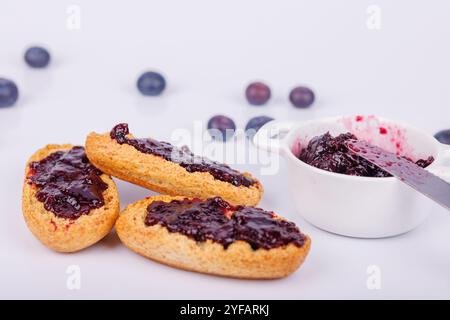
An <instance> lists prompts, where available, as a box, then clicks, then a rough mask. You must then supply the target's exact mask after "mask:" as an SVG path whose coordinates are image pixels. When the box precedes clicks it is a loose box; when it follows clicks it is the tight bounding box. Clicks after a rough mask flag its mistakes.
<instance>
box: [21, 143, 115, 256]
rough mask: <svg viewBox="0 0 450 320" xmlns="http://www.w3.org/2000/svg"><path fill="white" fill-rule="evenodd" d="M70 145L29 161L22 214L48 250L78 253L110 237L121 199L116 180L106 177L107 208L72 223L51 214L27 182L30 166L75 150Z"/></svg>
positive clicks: (41, 152)
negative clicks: (49, 157) (55, 154)
mask: <svg viewBox="0 0 450 320" xmlns="http://www.w3.org/2000/svg"><path fill="white" fill-rule="evenodd" d="M72 147H73V146H72V145H70V144H64V145H47V146H46V147H44V148H42V149H40V150H38V151H37V152H36V153H35V154H33V155H32V156H31V158H30V159H29V160H28V162H27V165H26V169H25V181H24V186H23V194H22V211H23V216H24V218H25V222H26V224H27V226H28V228H29V229H30V230H31V232H32V233H33V234H34V235H35V236H36V238H38V239H39V240H40V241H41V242H42V243H43V244H44V245H46V246H47V247H49V248H51V249H53V250H55V251H59V252H74V251H78V250H81V249H84V248H86V247H88V246H90V245H92V244H94V243H96V242H97V241H99V240H100V239H102V238H103V237H104V236H106V235H107V234H108V233H109V232H110V231H111V229H112V227H113V226H114V223H115V222H116V220H117V217H118V215H119V210H120V207H119V196H118V193H117V188H116V185H115V183H114V181H113V180H112V179H111V178H110V177H109V176H107V175H106V174H102V175H101V178H102V180H103V181H104V182H105V183H106V184H108V189H106V191H104V193H103V196H104V199H105V205H104V206H103V207H101V208H98V209H94V210H91V211H90V212H89V214H87V215H82V216H81V217H79V218H78V219H75V220H69V219H64V218H59V217H57V216H56V215H55V214H54V213H53V212H51V211H47V210H46V209H45V208H44V204H43V203H42V202H40V201H38V200H37V199H36V196H35V195H36V192H37V190H36V188H35V187H33V186H32V185H30V184H28V183H27V179H26V177H27V176H28V174H29V164H30V162H32V161H39V160H41V159H43V158H45V157H47V156H48V155H50V154H51V153H53V152H55V151H58V150H67V149H71V148H72Z"/></svg>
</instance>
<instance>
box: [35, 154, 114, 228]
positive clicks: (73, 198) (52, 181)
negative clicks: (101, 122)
mask: <svg viewBox="0 0 450 320" xmlns="http://www.w3.org/2000/svg"><path fill="white" fill-rule="evenodd" d="M101 174H102V172H101V171H100V170H98V169H97V168H95V167H94V166H93V165H92V164H91V163H90V162H89V160H88V158H87V157H86V153H85V152H84V148H83V147H73V148H72V149H70V150H66V151H56V152H53V153H52V154H50V155H49V156H48V157H46V158H44V159H42V160H40V161H35V162H32V163H31V164H30V174H29V176H28V183H29V184H31V185H34V186H36V187H37V190H38V191H37V193H36V198H37V199H38V200H39V201H41V202H43V203H44V207H45V209H46V210H48V211H51V212H53V213H54V214H55V215H56V216H58V217H60V218H66V219H77V218H79V217H80V216H81V215H82V214H88V213H89V211H90V210H91V209H96V208H100V207H101V206H103V205H104V204H105V202H104V199H103V191H105V190H106V189H107V188H108V185H107V184H106V183H104V182H103V180H102V179H101V178H100V175H101Z"/></svg>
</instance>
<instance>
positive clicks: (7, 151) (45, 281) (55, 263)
mask: <svg viewBox="0 0 450 320" xmlns="http://www.w3.org/2000/svg"><path fill="white" fill-rule="evenodd" d="M76 2H77V5H78V8H76V7H75V8H74V7H69V5H70V4H72V3H73V2H72V1H19V0H14V1H3V2H2V8H1V10H0V39H1V50H0V77H6V78H10V79H13V80H14V81H15V82H16V83H17V85H18V86H19V90H20V100H19V101H18V103H17V104H16V106H14V107H12V108H8V109H0V128H1V134H0V154H1V156H0V177H1V179H0V195H1V196H0V198H1V201H0V265H1V272H0V298H62V299H71V298H75V299H81V298H138V299H141V298H143V299H144V298H145V299H151V298H162V299H166V298H177V299H178V298H213V299H216V298H217V299H230V298H239V299H240V298H248V299H252V298H255V299H258V298H265V299H266V298H267V299H271V298H275V299H278V298H286V299H304V298H376V299H378V298H450V275H449V272H448V270H449V268H450V232H449V230H450V216H448V212H446V211H445V210H443V209H441V208H439V207H437V206H436V207H435V208H434V210H433V212H432V214H431V215H430V217H429V218H428V219H427V220H426V221H425V222H424V223H423V224H422V225H421V226H420V227H419V228H417V229H416V230H414V231H412V232H409V233H407V234H404V235H402V236H398V237H393V238H388V239H378V240H361V239H352V238H346V237H341V236H337V235H333V234H330V233H327V232H324V231H321V230H319V229H317V228H315V227H313V226H311V225H310V224H308V223H307V222H306V221H304V220H303V219H302V218H301V217H300V215H299V214H298V213H296V212H295V210H294V208H293V206H292V204H291V203H290V201H289V196H288V194H287V190H286V189H287V186H286V179H287V175H288V173H287V169H286V166H285V163H283V162H282V163H281V164H280V169H279V171H278V172H277V174H274V175H262V174H261V170H260V165H258V164H247V165H245V164H244V165H238V167H239V168H242V169H246V170H248V171H251V172H254V173H255V174H256V175H257V176H258V177H259V178H260V179H261V181H262V183H263V184H264V187H265V190H266V192H265V194H264V197H263V199H262V201H261V203H260V206H261V207H263V208H266V209H270V210H274V211H276V212H277V213H279V214H281V215H284V216H285V217H287V218H289V219H291V220H293V221H295V222H296V223H297V224H298V225H299V227H300V228H301V229H302V230H303V231H304V232H305V233H307V234H309V235H310V236H311V238H312V241H313V245H312V249H311V252H310V255H309V256H308V258H307V260H306V262H305V264H304V265H303V266H302V268H301V269H300V270H299V271H298V272H296V273H295V274H293V275H292V276H290V277H288V278H285V279H282V280H275V281H245V280H233V279H225V278H220V277H214V276H207V275H202V274H196V273H191V272H185V271H181V270H177V269H173V268H170V267H166V266H164V265H161V264H158V263H155V262H152V261H150V260H146V259H144V258H142V257H140V256H138V255H136V254H134V253H133V252H131V251H130V250H128V249H127V248H126V247H124V246H123V245H121V243H120V241H119V240H118V238H117V236H116V235H115V234H111V235H110V236H108V237H107V238H106V239H104V240H103V241H101V242H100V243H98V244H96V245H94V246H93V247H91V248H88V249H86V250H83V251H81V252H79V253H75V254H58V253H55V252H52V251H50V250H49V249H47V248H46V247H44V246H43V245H41V244H40V243H39V242H38V241H37V240H36V239H35V238H34V237H33V236H32V234H31V233H30V232H29V231H28V229H27V227H26V225H25V223H24V221H23V218H22V214H21V188H22V182H23V172H24V165H25V161H26V160H27V158H28V157H29V156H30V155H31V154H32V153H33V152H34V151H35V150H36V149H38V148H40V147H42V146H44V145H45V144H48V143H67V142H70V143H74V144H82V143H83V141H84V138H85V136H86V134H87V133H88V132H90V131H92V130H96V131H98V132H103V131H107V130H109V129H111V127H112V126H113V125H114V124H116V123H118V122H128V123H129V124H130V126H131V130H132V131H134V132H136V134H137V135H139V136H152V137H155V138H159V139H165V140H169V141H170V139H171V135H172V133H173V132H174V130H175V129H178V128H185V129H188V130H190V131H192V128H193V123H194V122H195V121H202V122H203V123H205V122H206V121H207V120H208V119H209V117H210V116H211V115H214V114H216V113H223V114H227V115H229V116H231V117H232V118H234V119H235V121H236V123H237V125H238V126H239V127H240V128H242V127H243V126H245V123H246V121H247V120H248V119H249V118H250V117H252V116H256V115H262V114H265V115H269V116H273V117H275V118H277V119H291V120H292V119H297V120H305V119H312V118H318V117H323V116H330V115H339V114H378V115H382V116H385V117H388V118H392V119H396V120H400V121H404V122H409V123H411V124H413V125H415V126H417V127H421V128H423V129H425V130H427V131H428V132H430V133H434V132H436V131H437V130H439V129H443V128H446V127H450V123H449V118H450V108H449V107H448V106H449V105H450V95H449V94H448V92H449V89H448V88H449V85H450V72H449V70H450V59H449V57H450V43H449V41H448V39H449V36H450V19H449V12H450V3H449V2H448V1H445V0H442V1H433V2H432V3H430V2H427V1H406V0H398V1H395V3H394V2H393V1H388V0H378V1H376V5H377V6H378V7H375V8H373V7H372V8H369V11H368V12H369V15H370V14H372V15H373V14H374V13H373V12H375V11H377V10H378V9H380V10H381V11H380V13H381V24H380V25H379V26H380V29H370V28H368V26H367V23H366V22H367V21H366V20H367V19H368V13H367V12H366V10H367V9H368V6H369V4H372V3H373V1H360V0H351V1H350V0H349V1H345V2H340V1H331V0H329V1H325V0H321V1H308V2H306V1H298V0H292V1H277V2H276V3H275V2H274V1H262V0H248V1H237V0H236V1H234V0H229V1H221V2H220V3H219V2H218V1H208V0H203V1H200V0H192V1H149V0H145V1H131V2H130V1H127V2H122V4H118V3H113V2H112V1H106V0H105V1H87V0H85V1H83V0H79V1H76ZM77 9H81V16H80V17H81V20H80V21H81V24H80V27H81V28H80V29H76V27H77V25H76V22H77V21H76V19H75V20H73V14H76V11H77ZM67 10H68V11H67ZM374 10H375V11H374ZM375 14H376V13H375ZM69 15H72V16H71V17H69ZM68 18H71V19H72V20H70V21H69V22H70V23H69V28H68V25H67V19H68ZM372 18H373V16H372ZM74 23H75V24H74ZM373 26H374V24H373V20H370V21H369V27H371V28H373ZM74 28H75V29H74ZM32 44H43V45H45V46H46V47H48V48H49V49H50V51H51V54H52V57H53V60H52V63H51V65H50V66H49V68H47V69H45V70H31V69H30V68H28V67H27V66H26V65H25V63H24V62H23V59H22V55H23V51H24V49H25V48H26V47H27V46H29V45H32ZM147 69H153V70H160V71H161V72H163V74H164V75H165V76H166V78H167V82H168V87H167V90H166V92H164V94H163V96H161V97H158V98H145V97H142V96H140V94H139V93H138V91H137V89H136V87H135V81H136V79H137V76H138V75H139V74H140V73H141V72H143V71H145V70H147ZM254 79H261V80H265V81H266V82H267V83H268V84H269V85H270V86H271V88H272V93H273V97H272V99H271V101H270V103H269V104H268V105H267V106H264V107H252V106H250V105H248V104H247V103H246V101H245V99H244V98H243V90H244V88H245V85H246V84H247V83H248V82H249V81H252V80H254ZM296 84H306V85H308V86H311V87H312V88H313V89H314V90H315V92H316V95H317V102H316V103H315V104H314V106H313V107H312V108H310V109H308V110H297V109H295V108H293V107H291V106H290V104H289V102H288V101H287V95H288V92H289V90H290V89H291V87H293V86H294V85H296ZM117 183H118V187H119V191H120V198H121V205H122V206H125V205H126V204H128V203H131V202H133V201H135V200H138V199H140V198H142V197H144V196H146V195H148V193H149V192H148V191H146V190H144V189H142V188H139V187H136V186H133V185H131V184H128V183H126V182H122V181H117ZM361 214H364V211H361ZM73 265H75V266H77V267H76V269H71V268H69V266H73ZM370 266H376V267H375V269H371V267H370ZM368 268H369V269H368ZM73 270H79V271H80V274H81V278H80V280H81V282H80V284H81V285H80V288H79V289H76V288H75V289H74V290H70V289H69V288H72V287H71V286H69V287H68V286H67V281H68V279H69V280H70V279H71V278H70V277H71V276H72V275H73ZM373 270H375V273H378V271H379V272H380V278H379V280H380V281H379V283H380V285H381V287H380V288H379V289H374V288H373V287H372V286H371V285H369V286H368V285H367V282H368V280H369V282H370V279H372V278H371V276H372V277H373V276H374V273H372V272H374V271H373ZM67 271H68V272H69V273H66V272H67ZM368 271H369V273H368ZM72 289H73V288H72Z"/></svg>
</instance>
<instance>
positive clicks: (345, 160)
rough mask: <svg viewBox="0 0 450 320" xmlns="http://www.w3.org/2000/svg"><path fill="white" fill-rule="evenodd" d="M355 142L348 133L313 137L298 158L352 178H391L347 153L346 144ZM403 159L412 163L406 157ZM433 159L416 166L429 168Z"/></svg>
mask: <svg viewBox="0 0 450 320" xmlns="http://www.w3.org/2000/svg"><path fill="white" fill-rule="evenodd" d="M352 140H357V138H356V136H355V135H353V134H351V133H350V132H347V133H343V134H340V135H338V136H337V137H332V136H331V135H330V133H329V132H327V133H325V134H324V135H321V136H317V137H314V138H313V139H312V140H311V141H310V142H309V143H308V146H307V147H306V148H303V149H302V151H301V152H300V156H299V157H298V158H299V159H300V160H302V161H303V162H305V163H307V164H310V165H312V166H314V167H316V168H319V169H323V170H327V171H331V172H336V173H343V174H347V175H352V176H364V177H391V175H390V174H389V173H387V172H386V171H385V170H383V169H381V168H379V167H378V166H376V165H375V164H372V163H370V162H369V161H367V160H365V159H363V158H361V157H360V156H358V155H356V154H354V153H353V152H351V151H349V150H348V148H347V146H346V143H348V142H349V141H352ZM403 158H404V159H406V160H408V161H410V162H413V161H412V160H411V159H409V158H407V157H403ZM433 161H434V158H433V157H431V156H430V157H428V159H420V160H418V161H416V164H417V165H418V166H420V167H422V168H425V167H427V166H429V165H430V164H431V163H432V162H433Z"/></svg>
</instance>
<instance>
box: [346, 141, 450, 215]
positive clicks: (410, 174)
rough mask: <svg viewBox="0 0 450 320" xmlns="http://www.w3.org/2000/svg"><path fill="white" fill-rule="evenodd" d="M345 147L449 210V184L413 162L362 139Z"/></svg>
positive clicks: (350, 142) (347, 143)
mask: <svg viewBox="0 0 450 320" xmlns="http://www.w3.org/2000/svg"><path fill="white" fill-rule="evenodd" d="M345 144H346V146H347V148H348V149H349V150H350V151H351V152H353V153H354V154H356V155H358V156H360V157H362V158H364V159H366V160H367V161H369V162H371V163H373V164H374V165H376V166H378V167H380V168H381V169H383V170H385V171H386V172H388V173H390V174H391V175H393V176H394V177H396V178H397V179H399V180H400V181H402V182H404V183H406V184H407V185H409V186H410V187H412V188H414V189H415V190H416V191H418V192H420V193H422V194H424V195H426V196H427V197H428V198H430V199H432V200H434V201H435V202H437V203H439V204H440V205H442V206H443V207H445V208H447V209H448V210H450V184H449V183H447V182H446V181H444V180H443V179H441V178H439V177H438V176H436V175H434V174H432V173H431V172H428V171H427V170H425V169H423V168H422V167H420V166H418V165H417V164H415V163H414V162H411V161H408V160H407V159H405V158H403V157H401V156H398V155H396V154H394V153H391V152H388V151H386V150H384V149H382V148H379V147H377V146H374V145H371V144H369V143H368V142H366V141H363V140H349V141H347V142H346V143H345Z"/></svg>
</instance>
